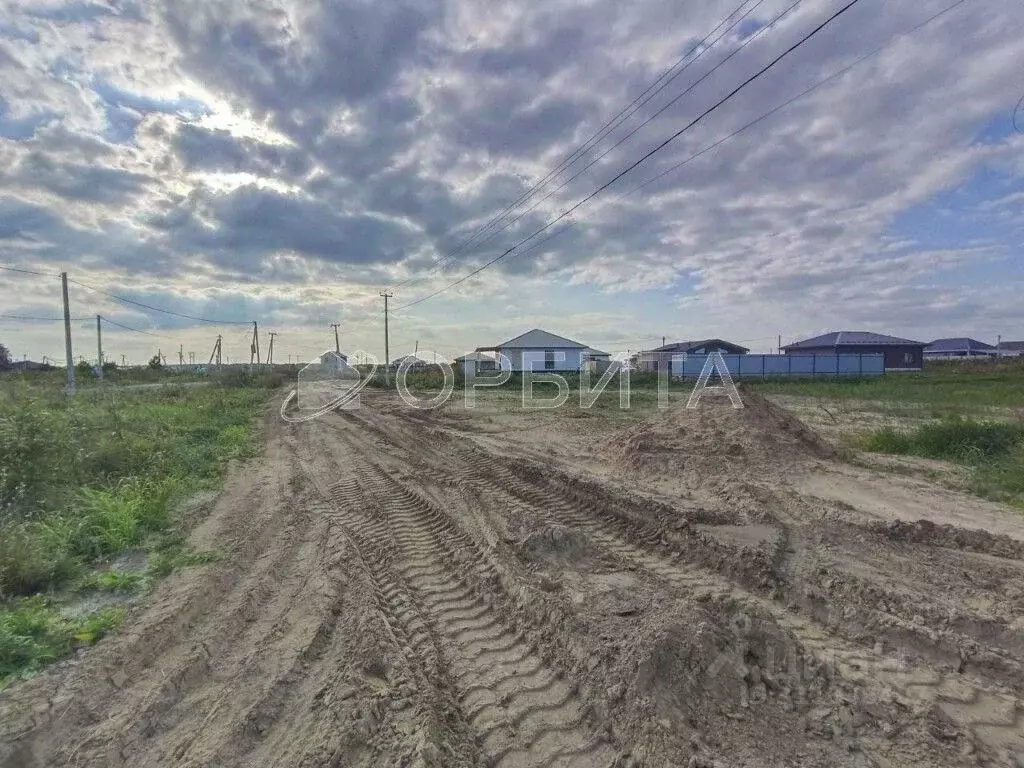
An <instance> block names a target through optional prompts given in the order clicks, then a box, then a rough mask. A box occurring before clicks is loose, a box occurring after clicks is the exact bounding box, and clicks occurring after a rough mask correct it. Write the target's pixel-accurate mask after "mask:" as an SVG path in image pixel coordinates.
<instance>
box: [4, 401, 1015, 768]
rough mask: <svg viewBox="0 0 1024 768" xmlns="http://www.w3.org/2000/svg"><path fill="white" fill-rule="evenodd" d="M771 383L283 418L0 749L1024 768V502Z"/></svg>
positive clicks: (49, 680)
mask: <svg viewBox="0 0 1024 768" xmlns="http://www.w3.org/2000/svg"><path fill="white" fill-rule="evenodd" d="M745 398H746V400H747V404H748V407H747V408H746V409H744V410H743V411H733V410H732V409H731V408H730V407H729V406H728V404H727V403H719V404H715V403H713V402H709V403H707V404H706V405H705V406H704V407H702V408H700V409H698V410H697V411H687V410H685V409H683V408H681V407H674V408H673V409H672V410H670V411H666V412H662V413H653V412H652V413H651V414H650V418H646V419H640V418H637V417H635V416H632V417H626V416H622V415H620V414H615V415H614V416H615V417H614V418H612V417H610V416H608V417H606V416H605V415H602V414H601V413H600V412H597V411H595V412H592V413H587V412H582V411H579V410H574V409H571V408H570V409H564V410H562V411H558V412H545V413H522V412H516V411H513V410H512V409H510V408H507V407H505V406H503V405H501V404H500V403H498V404H491V405H490V406H485V407H483V408H480V409H477V410H475V411H466V410H464V409H461V408H459V407H458V406H451V407H447V408H445V409H441V410H438V411H431V412H426V411H412V410H409V409H408V408H406V407H404V406H402V405H401V404H400V403H399V402H398V401H397V399H396V398H393V397H391V396H390V395H388V394H371V395H367V396H365V397H364V400H363V407H362V408H361V409H359V410H358V411H348V412H339V413H333V414H330V415H329V416H327V417H325V418H323V419H320V420H317V421H314V422H311V423H307V424H293V425H287V424H284V423H282V422H280V421H279V420H278V419H277V418H276V416H268V418H267V422H266V424H267V426H266V432H267V448H266V453H265V456H264V457H263V458H262V459H261V460H260V461H256V462H252V463H251V464H250V465H247V466H245V467H240V468H237V469H236V470H235V471H233V472H232V473H231V476H230V478H229V481H228V484H227V486H226V488H225V490H224V492H223V493H222V494H221V496H220V499H219V500H218V501H217V503H216V504H215V505H214V506H213V508H212V509H211V510H209V513H208V514H205V515H202V516H198V519H197V520H196V521H195V523H194V527H193V529H192V531H191V539H192V542H193V544H194V545H195V546H197V547H199V548H217V549H220V550H223V551H225V552H226V553H227V554H228V557H227V558H226V559H225V561H224V562H221V563H217V564H214V565H210V566H204V567H201V568H194V569H187V570H185V571H182V572H179V573H175V574H174V575H172V576H171V577H170V578H169V579H168V580H167V581H166V582H164V583H163V584H162V585H161V586H160V587H159V588H158V589H157V590H156V592H155V594H154V595H153V597H152V598H151V599H150V600H149V602H148V603H147V604H146V606H144V607H140V608H138V609H136V610H134V611H133V612H132V613H131V614H130V615H129V617H128V619H127V620H126V623H125V625H124V626H123V627H122V629H121V630H120V631H119V632H118V633H117V634H116V635H115V636H113V637H111V638H108V639H107V640H105V641H103V642H102V643H101V644H99V645H98V646H97V647H95V648H93V649H90V650H89V651H88V652H87V653H84V654H83V655H81V656H80V657H79V658H76V659H73V660H71V661H69V662H66V663H63V664H60V665H57V666H56V667H54V668H52V669H50V670H48V671H47V672H46V673H45V674H43V675H41V676H40V677H38V678H36V679H34V680H30V681H26V682H24V683H20V684H18V685H16V686H13V687H12V688H11V689H10V690H9V691H6V692H4V693H3V694H0V765H2V766H12V767H14V766H17V767H18V768H21V767H22V766H25V767H28V766H63V765H81V766H132V767H133V768H134V767H135V766H195V767H198V766H354V767H359V768H364V767H365V768H371V767H374V768H376V767H377V766H394V767H395V768H397V767H398V766H418V767H420V768H427V767H430V768H434V767H436V768H447V767H448V766H504V767H505V768H519V767H521V766H522V767H526V766H535V767H537V768H540V767H541V766H600V767H610V766H621V767H629V766H632V767H633V768H639V767H640V766H650V767H657V768H662V767H666V768H667V767H668V766H694V767H696V768H703V767H706V766H714V767H715V768H739V767H740V766H748V767H749V768H754V767H755V766H756V767H758V768H761V767H764V768H767V767H768V766H773V767H774V766H857V767H864V766H922V767H924V766H928V767H933V766H976V765H983V766H1011V767H1012V766H1024V705H1022V703H1021V697H1022V693H1024V618H1022V617H1024V521H1022V520H1021V518H1020V517H1019V516H1015V515H1014V513H1012V512H1010V511H1009V510H1007V509H1004V508H1001V507H999V506H998V505H992V504H985V503H984V502H980V501H976V500H973V499H970V498H968V497H965V496H961V495H958V494H954V493H952V492H950V491H946V490H941V489H938V488H935V487H932V486H927V485H926V484H924V483H922V482H920V481H916V480H913V481H912V480H904V479H902V478H898V477H880V476H877V475H875V474H872V473H871V472H870V471H869V470H866V469H864V468H861V467H854V466H852V465H850V464H848V463H846V462H844V461H843V460H842V458H841V457H840V456H838V455H836V453H835V451H834V450H833V449H832V448H831V447H830V446H829V445H828V444H827V443H825V442H824V441H822V440H821V439H820V438H818V437H817V436H816V435H814V434H813V433H811V432H809V431H808V430H806V429H805V428H804V427H802V425H800V424H799V423H798V422H796V421H795V420H793V419H792V418H790V417H789V416H788V415H787V414H786V413H785V412H783V411H782V410H781V409H779V408H777V407H775V406H772V405H771V404H769V403H767V402H765V401H764V400H761V399H759V398H756V397H753V396H750V395H745ZM972 509H976V511H977V515H976V517H972V513H971V510H972ZM904 512H905V513H904ZM972 519H977V520H978V522H977V528H974V527H971V526H970V525H969V522H970V521H971V520H972ZM984 528H987V529H988V530H985V529H984Z"/></svg>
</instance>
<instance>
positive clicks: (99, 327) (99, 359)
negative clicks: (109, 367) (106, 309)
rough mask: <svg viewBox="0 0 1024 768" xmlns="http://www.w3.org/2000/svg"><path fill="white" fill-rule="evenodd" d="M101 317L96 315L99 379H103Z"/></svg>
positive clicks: (97, 369)
mask: <svg viewBox="0 0 1024 768" xmlns="http://www.w3.org/2000/svg"><path fill="white" fill-rule="evenodd" d="M102 321H103V318H102V317H101V316H100V315H96V371H97V374H96V375H97V376H99V379H100V381H103V322H102Z"/></svg>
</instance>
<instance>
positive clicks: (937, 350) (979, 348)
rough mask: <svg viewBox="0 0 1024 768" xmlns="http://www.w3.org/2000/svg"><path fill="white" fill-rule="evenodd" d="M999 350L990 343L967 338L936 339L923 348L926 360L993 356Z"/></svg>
mask: <svg viewBox="0 0 1024 768" xmlns="http://www.w3.org/2000/svg"><path fill="white" fill-rule="evenodd" d="M998 354H999V351H998V350H997V349H996V348H995V347H993V346H992V345H991V344H986V343H985V342H983V341H978V340H977V339H969V338H957V339H936V340H935V341H933V342H932V343H931V344H929V345H928V346H927V347H925V348H924V356H925V359H926V360H942V359H944V358H957V357H995V356H996V355H998Z"/></svg>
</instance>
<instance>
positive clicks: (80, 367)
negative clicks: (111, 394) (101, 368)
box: [75, 360, 92, 374]
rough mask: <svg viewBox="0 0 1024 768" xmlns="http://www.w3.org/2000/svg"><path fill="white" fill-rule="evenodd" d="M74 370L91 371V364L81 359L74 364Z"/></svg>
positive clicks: (79, 371) (82, 372)
mask: <svg viewBox="0 0 1024 768" xmlns="http://www.w3.org/2000/svg"><path fill="white" fill-rule="evenodd" d="M75 371H76V372H77V373H81V374H86V373H92V366H91V365H89V363H88V362H86V361H85V360H82V361H80V362H78V363H77V364H76V365H75Z"/></svg>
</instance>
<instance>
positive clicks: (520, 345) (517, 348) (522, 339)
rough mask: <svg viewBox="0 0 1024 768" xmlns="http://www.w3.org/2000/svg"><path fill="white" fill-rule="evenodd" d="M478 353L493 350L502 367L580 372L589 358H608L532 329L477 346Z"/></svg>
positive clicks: (606, 354) (574, 342) (595, 351)
mask: <svg viewBox="0 0 1024 768" xmlns="http://www.w3.org/2000/svg"><path fill="white" fill-rule="evenodd" d="M476 351H477V352H494V353H496V356H497V354H500V355H504V358H505V359H502V358H501V357H499V358H498V360H499V361H500V364H501V367H502V370H506V369H509V366H511V368H510V370H513V371H579V370H580V369H581V368H582V367H583V366H584V365H585V364H586V363H588V362H589V361H597V362H600V361H607V360H609V358H610V357H611V355H609V353H607V352H602V351H601V350H599V349H594V348H593V347H589V346H587V345H586V344H581V343H580V342H578V341H573V340H572V339H567V338H565V337H564V336H558V335H556V334H554V333H549V332H548V331H542V330H541V329H540V328H534V329H533V330H530V331H527V332H526V333H523V334H520V335H519V336H516V337H515V338H512V339H509V340H508V341H504V342H502V343H501V344H497V345H495V346H493V347H477V349H476Z"/></svg>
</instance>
